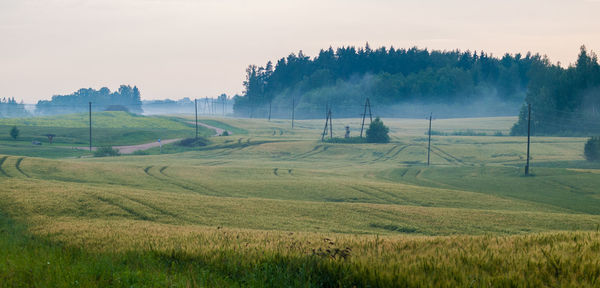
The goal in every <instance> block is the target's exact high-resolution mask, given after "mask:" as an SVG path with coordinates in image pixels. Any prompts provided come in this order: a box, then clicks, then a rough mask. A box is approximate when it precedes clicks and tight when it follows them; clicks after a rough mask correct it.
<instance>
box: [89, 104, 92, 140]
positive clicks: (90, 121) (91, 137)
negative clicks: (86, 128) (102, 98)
mask: <svg viewBox="0 0 600 288" xmlns="http://www.w3.org/2000/svg"><path fill="white" fill-rule="evenodd" d="M89 105H90V151H92V102H89Z"/></svg>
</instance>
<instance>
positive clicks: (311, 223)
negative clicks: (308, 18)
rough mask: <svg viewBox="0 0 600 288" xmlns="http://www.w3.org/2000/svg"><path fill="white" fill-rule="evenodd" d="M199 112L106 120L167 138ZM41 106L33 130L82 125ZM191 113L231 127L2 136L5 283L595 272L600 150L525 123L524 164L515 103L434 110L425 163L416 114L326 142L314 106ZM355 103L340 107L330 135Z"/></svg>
mask: <svg viewBox="0 0 600 288" xmlns="http://www.w3.org/2000/svg"><path fill="white" fill-rule="evenodd" d="M110 115H112V114H109V115H106V117H112V116H110ZM77 117H79V116H70V117H67V118H66V119H67V120H69V121H71V122H69V123H76V122H77V121H79V120H77V119H79V118H77ZM82 117H83V116H82ZM117 117H130V116H126V115H118V116H117ZM131 117H133V116H131ZM99 118H100V116H99ZM146 118H148V119H149V120H148V119H146ZM67 120H64V121H67ZM80 120H81V119H80ZM83 120H85V119H83ZM192 120H193V119H192V118H189V117H186V116H178V115H173V116H170V117H162V118H151V117H142V119H141V120H140V122H139V123H138V122H131V123H133V124H128V125H131V126H123V125H122V124H114V127H113V126H111V125H113V124H108V123H110V120H106V122H102V121H100V120H98V121H99V122H98V125H101V124H100V123H105V124H102V125H105V127H104V126H101V127H104V128H106V129H119V130H118V131H121V132H119V133H123V134H119V135H124V134H127V133H132V134H127V135H135V133H138V132H137V131H171V132H160V133H163V134H161V135H164V133H173V134H169V135H172V136H173V138H175V137H178V136H181V135H184V134H185V135H189V134H191V135H193V133H194V127H193V125H190V124H189V123H188V122H190V121H192ZM2 121H4V120H2ZM2 121H0V125H4V126H2V127H9V126H12V125H18V124H16V123H4V122H2ZM45 121H47V119H46V118H44V119H32V120H30V122H28V123H35V124H31V129H32V130H31V131H38V130H35V129H41V128H40V127H56V128H57V129H65V130H64V131H65V132H64V133H65V135H66V133H67V132H68V131H69V130H70V129H85V125H83V126H81V127H79V126H75V125H74V124H70V125H73V126H61V125H66V124H61V125H58V124H57V126H43V125H50V124H47V123H48V122H45ZM61 121H62V120H61ZM200 121H201V122H202V123H204V124H207V125H210V126H213V127H218V128H221V129H225V130H227V131H229V132H231V136H221V137H211V138H210V143H209V145H207V146H202V147H197V148H195V149H193V150H192V151H189V150H186V151H183V152H182V151H178V150H177V149H176V148H173V147H171V146H172V145H165V147H163V153H161V152H160V151H159V150H158V148H152V149H149V150H148V151H147V153H148V154H149V155H146V156H120V157H104V158H92V157H81V158H75V157H72V156H74V155H71V154H68V155H67V154H53V153H54V151H47V152H45V153H39V154H28V153H31V152H27V151H26V150H28V149H27V148H23V147H25V145H30V143H26V142H25V141H22V143H21V142H18V141H17V142H16V143H11V140H10V139H8V138H6V139H5V138H2V139H1V140H2V141H1V143H0V184H1V185H0V234H2V237H1V238H0V259H6V260H0V283H1V284H0V286H8V287H12V286H77V285H80V286H106V285H112V286H123V287H124V286H127V287H130V286H136V287H137V286H177V287H179V286H268V287H273V286H274V287H289V286H303V287H323V286H325V287H352V286H357V287H393V286H445V287H454V286H464V287H466V286H469V287H473V286H475V287H483V286H486V287H488V286H494V287H497V286H500V287H505V286H510V287H514V286H552V287H555V286H573V287H575V286H579V287H582V286H583V287H586V286H588V287H597V286H599V285H600V262H599V261H600V260H599V259H600V233H599V232H598V231H599V229H600V189H598V187H600V175H599V174H600V165H598V164H593V163H588V162H586V161H584V159H583V155H582V154H583V145H584V143H585V141H586V139H585V138H572V137H569V138H567V137H562V138H558V137H533V138H532V159H531V161H532V174H533V175H532V176H524V175H523V166H524V162H525V158H526V154H525V153H526V139H525V138H524V137H511V136H506V135H507V134H508V131H509V129H510V127H511V125H512V124H513V123H514V122H515V121H516V118H515V117H499V118H480V119H438V120H435V121H434V122H433V127H434V128H433V129H434V130H436V131H440V132H443V133H444V135H435V136H433V137H432V150H431V165H430V166H427V165H426V162H427V136H426V133H425V132H426V131H427V130H426V129H427V126H428V122H427V121H426V120H425V119H422V120H421V119H383V121H384V123H385V124H386V125H387V126H389V127H390V136H391V142H390V143H387V144H333V143H327V142H321V141H320V140H321V133H322V131H323V127H324V121H321V120H300V121H295V123H294V129H292V128H291V123H290V121H288V120H272V121H267V120H264V119H234V118H202V119H201V120H200ZM360 121H361V119H334V121H333V125H334V136H337V137H340V136H343V133H344V126H350V128H351V135H352V136H358V135H359V134H360ZM50 122H52V121H50ZM117 122H120V121H117ZM64 123H67V122H64ZM136 123H138V124H136ZM119 125H121V126H119ZM26 127H29V126H26ZM26 127H23V133H25V134H26V135H33V134H27V133H34V132H25V131H26ZM70 127H71V128H70ZM152 129H156V130H152ZM5 130H6V129H5ZM39 131H41V130H39ZM74 131H75V130H74ZM173 131H174V132H173ZM211 132H212V131H210V130H209V129H206V128H202V135H204V136H208V135H212V134H213V133H211ZM35 133H38V132H35ZM156 133H159V132H156ZM177 133H179V134H177ZM461 133H462V134H464V135H480V136H452V135H457V134H461ZM4 134H6V135H8V130H7V132H6V133H4ZM114 135H117V134H114ZM482 135H485V136H482ZM146 136H147V137H146ZM146 136H144V137H142V136H140V137H134V136H132V137H131V138H129V139H120V140H114V142H115V143H119V144H123V145H125V144H137V143H143V141H144V140H147V141H153V137H154V138H156V135H155V134H152V135H150V134H147V135H146ZM2 137H5V136H2ZM81 137H83V136H81ZM81 137H79V138H78V137H74V139H85V138H81ZM114 137H117V136H114ZM187 137H191V136H187ZM163 138H164V139H167V137H164V136H163ZM65 139H66V137H65ZM29 141H31V140H29ZM69 141H71V140H63V144H64V143H69ZM77 141H79V140H77ZM73 142H74V143H75V140H73ZM19 143H20V144H19ZM77 143H78V142H77ZM10 145H12V146H10ZM19 145H21V146H19ZM11 147H12V148H11ZM19 147H21V148H19ZM27 147H29V146H27ZM42 147H44V145H42ZM170 147H171V148H170ZM9 148H10V149H12V150H10V149H9ZM30 149H31V148H29V150H30ZM56 149H57V150H56V151H59V150H61V149H59V148H56ZM169 149H173V150H169ZM62 150H67V151H70V150H69V149H62ZM165 151H167V152H169V151H171V152H169V153H165ZM174 152H178V153H174ZM73 153H83V152H81V151H74V152H73ZM30 156H36V157H30ZM80 156H81V155H80ZM51 158H53V159H51Z"/></svg>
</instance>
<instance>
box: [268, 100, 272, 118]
mask: <svg viewBox="0 0 600 288" xmlns="http://www.w3.org/2000/svg"><path fill="white" fill-rule="evenodd" d="M271 103H273V99H271V100H270V101H269V121H271Z"/></svg>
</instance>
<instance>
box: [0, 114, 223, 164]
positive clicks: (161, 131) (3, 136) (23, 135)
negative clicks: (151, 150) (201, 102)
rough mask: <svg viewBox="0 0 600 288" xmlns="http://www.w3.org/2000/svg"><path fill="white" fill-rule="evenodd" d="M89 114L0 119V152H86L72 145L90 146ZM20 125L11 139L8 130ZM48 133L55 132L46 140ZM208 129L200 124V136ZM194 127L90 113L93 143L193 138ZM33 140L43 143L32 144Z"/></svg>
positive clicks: (67, 154) (41, 154) (68, 154)
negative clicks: (15, 135)
mask: <svg viewBox="0 0 600 288" xmlns="http://www.w3.org/2000/svg"><path fill="white" fill-rule="evenodd" d="M88 117H89V116H88V114H86V113H84V114H71V115H60V116H48V117H36V118H23V119H19V118H6V119H0V151H1V152H2V154H8V155H21V156H30V157H45V158H62V157H79V156H84V155H88V154H89V153H86V152H83V151H78V150H76V149H73V147H86V146H88V145H89V118H88ZM13 126H17V128H19V131H20V133H19V137H18V138H17V140H14V139H12V138H11V137H10V135H9V131H10V129H11V128H12V127H13ZM47 134H54V135H56V136H54V138H53V141H52V142H53V143H49V140H48V137H47V136H45V135H47ZM212 134H213V132H212V131H211V130H210V129H206V128H204V127H199V135H200V136H209V135H212ZM194 135H195V128H194V127H193V126H192V125H190V124H189V123H187V122H186V121H183V120H182V119H180V118H175V117H158V116H156V117H147V116H140V115H135V114H129V113H125V112H94V113H93V114H92V142H93V145H94V146H118V145H135V144H143V143H149V142H155V141H157V139H176V138H189V137H194ZM32 141H38V142H41V143H42V145H39V146H38V145H32Z"/></svg>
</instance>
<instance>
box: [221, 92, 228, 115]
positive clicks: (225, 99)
mask: <svg viewBox="0 0 600 288" xmlns="http://www.w3.org/2000/svg"><path fill="white" fill-rule="evenodd" d="M221 98H222V99H223V117H225V101H227V96H225V97H221Z"/></svg>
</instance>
